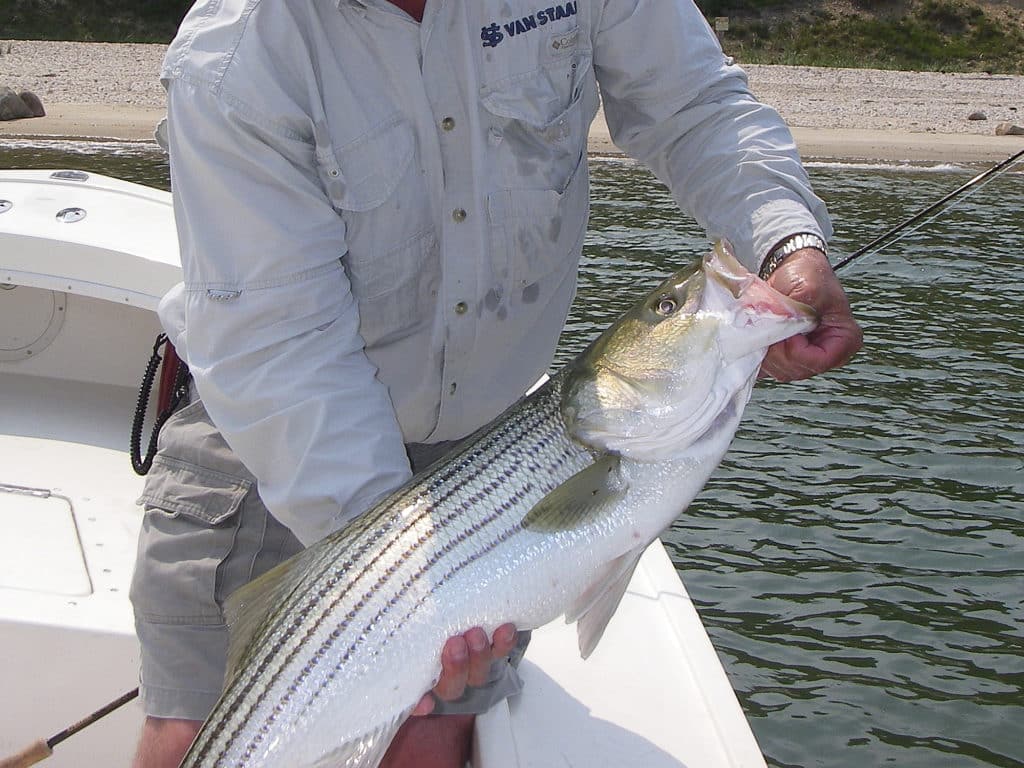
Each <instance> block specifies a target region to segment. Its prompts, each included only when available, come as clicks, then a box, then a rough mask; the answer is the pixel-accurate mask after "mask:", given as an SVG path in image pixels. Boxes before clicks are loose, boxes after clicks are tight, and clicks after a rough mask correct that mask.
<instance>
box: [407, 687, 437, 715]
mask: <svg viewBox="0 0 1024 768" xmlns="http://www.w3.org/2000/svg"><path fill="white" fill-rule="evenodd" d="M433 711H434V694H432V693H425V694H423V698H422V699H420V700H419V703H418V704H417V705H416V706H415V707H414V708H413V710H412V716H413V717H423V716H424V715H429V714H430V713H431V712H433Z"/></svg>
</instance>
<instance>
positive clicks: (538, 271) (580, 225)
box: [487, 154, 590, 296]
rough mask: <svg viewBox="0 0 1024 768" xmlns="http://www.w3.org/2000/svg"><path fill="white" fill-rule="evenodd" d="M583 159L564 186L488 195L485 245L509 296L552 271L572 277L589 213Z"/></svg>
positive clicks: (526, 289) (522, 290)
mask: <svg viewBox="0 0 1024 768" xmlns="http://www.w3.org/2000/svg"><path fill="white" fill-rule="evenodd" d="M589 210H590V209H589V195H588V169H587V160H586V155H585V154H584V155H583V156H581V157H579V158H577V161H576V166H575V168H574V169H573V170H572V172H571V173H570V174H569V179H568V181H567V182H566V184H565V187H564V188H563V189H560V190H554V189H505V190H501V191H499V192H495V193H492V194H490V195H488V199H487V216H488V221H489V223H490V228H491V245H492V248H493V252H494V254H495V255H496V258H497V259H499V260H500V263H499V270H498V271H499V272H502V273H504V272H506V271H507V274H508V275H509V282H510V288H511V291H510V295H512V296H515V295H516V294H517V293H519V292H523V295H524V296H527V295H528V292H529V291H530V289H531V286H534V285H535V284H536V283H538V282H540V281H541V280H543V279H544V278H545V277H548V276H549V275H551V274H552V273H554V272H557V274H558V280H557V281H556V282H561V278H562V277H564V276H566V275H569V274H575V271H576V268H577V266H578V263H579V256H580V251H581V249H582V247H583V238H584V236H585V234H586V229H587V217H588V215H589Z"/></svg>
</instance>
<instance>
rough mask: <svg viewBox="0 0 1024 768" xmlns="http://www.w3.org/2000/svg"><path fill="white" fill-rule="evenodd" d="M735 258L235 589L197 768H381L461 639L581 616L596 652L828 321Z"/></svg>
mask: <svg viewBox="0 0 1024 768" xmlns="http://www.w3.org/2000/svg"><path fill="white" fill-rule="evenodd" d="M815 322H816V321H815V319H814V316H813V312H811V311H810V310H809V309H808V308H806V307H803V306H802V305H797V304H796V303H795V302H791V301H789V300H788V299H785V298H784V297H781V296H778V295H777V294H774V295H773V292H772V291H771V289H770V288H768V287H767V286H766V285H765V284H764V283H763V282H761V281H759V280H757V278H755V277H754V276H753V275H751V274H750V273H749V272H747V271H746V270H745V269H744V268H743V267H741V266H740V265H739V264H738V263H737V262H736V261H735V259H733V258H732V257H731V254H730V253H729V252H728V251H727V250H724V249H721V248H719V249H716V251H715V252H714V253H713V254H711V255H709V256H707V257H705V258H704V259H703V260H702V261H701V262H699V263H696V264H694V265H691V266H690V267H688V268H686V269H684V270H681V271H680V272H678V273H677V274H676V275H673V276H672V277H671V278H669V279H668V280H667V281H665V282H664V283H663V284H662V285H661V286H659V287H658V288H657V289H655V290H654V291H652V292H651V293H650V294H649V295H648V296H647V297H646V298H645V299H644V300H643V301H641V302H639V303H638V304H637V305H636V306H635V307H634V308H633V309H632V310H630V311H629V312H627V313H626V314H625V315H623V317H622V318H620V319H619V320H618V321H616V323H615V324H613V325H612V327H611V328H609V329H608V330H607V331H606V332H605V333H604V334H602V335H601V336H600V337H599V338H598V339H597V340H595V342H594V343H593V344H592V345H591V346H590V347H589V348H588V349H587V350H586V351H585V352H584V353H583V354H582V355H580V357H579V358H577V360H576V361H574V362H573V363H571V364H570V365H568V366H566V368H565V369H563V370H562V371H561V372H559V373H558V374H557V375H556V376H555V377H553V378H552V379H551V381H549V382H548V383H547V384H546V385H545V386H544V387H542V388H541V389H540V390H538V391H537V392H536V393H534V394H533V395H531V396H529V397H527V398H525V399H524V400H522V401H520V402H519V403H517V404H515V405H514V406H512V407H511V408H510V409H509V410H508V411H506V412H505V413H504V414H502V415H501V416H500V417H499V418H498V419H497V420H496V421H495V422H494V423H493V424H492V425H490V426H488V427H485V428H483V429H482V430H481V431H480V432H478V433H477V434H475V435H473V436H472V437H470V438H469V439H467V441H466V442H465V443H464V444H463V445H462V446H461V447H460V448H459V449H458V450H457V451H456V452H454V453H453V454H452V455H450V456H448V457H446V458H445V459H444V460H442V461H441V462H439V463H437V464H435V465H433V466H432V467H430V468H428V469H427V470H426V471H425V472H424V473H422V474H420V475H417V476H416V477H414V478H413V479H412V480H410V481H409V482H408V483H407V484H406V485H405V486H403V487H402V488H400V489H399V490H397V491H396V492H395V493H393V494H392V495H391V496H389V497H387V498H386V499H384V500H383V501H381V502H380V503H379V504H377V505H376V506H375V507H374V508H373V509H371V510H370V511H369V512H367V513H366V514H364V515H363V516H361V517H360V518H358V519H357V520H356V521H354V522H353V523H351V524H350V525H349V526H348V527H346V528H344V529H343V530H341V531H339V532H337V533H335V534H333V535H331V536H329V537H327V538H326V539H324V540H323V541H321V542H319V543H317V544H315V545H314V546H313V547H311V548H310V549H308V550H306V551H305V552H303V553H301V554H299V555H298V556H296V557H295V558H293V559H292V560H289V561H288V562H287V563H284V564H282V565H281V566H279V567H278V568H277V569H275V570H274V571H271V572H270V573H268V574H266V575H265V576H263V577H261V578H260V579H258V580H256V581H255V582H253V583H252V584H250V585H248V586H246V587H244V588H243V589H241V590H239V591H238V592H237V593H235V594H234V595H233V596H232V597H231V599H230V600H229V603H228V605H227V606H226V609H225V610H226V613H227V617H228V623H229V626H230V629H231V644H230V647H229V651H228V656H229V658H228V675H227V680H226V684H225V689H224V692H223V695H222V696H221V698H220V699H219V701H218V702H217V704H216V706H215V708H214V710H213V712H212V713H211V715H210V717H209V718H208V719H207V721H206V723H205V724H204V726H203V728H202V729H201V730H200V732H199V735H198V736H197V737H196V740H195V742H194V744H193V745H192V747H191V749H190V750H189V752H188V754H187V755H186V757H185V760H184V762H183V763H182V765H183V766H186V767H188V768H214V766H216V767H217V768H231V767H235V768H270V767H272V766H273V767H279V768H284V767H285V766H287V767H288V768H306V767H308V766H324V768H326V766H343V767H344V768H374V767H375V766H377V765H378V763H379V761H380V759H381V758H382V756H383V754H384V752H385V751H386V749H387V747H388V745H389V743H390V741H391V739H392V737H393V736H394V733H395V731H396V730H397V728H398V727H399V726H400V725H401V723H402V722H403V721H404V720H405V719H406V718H407V717H408V715H409V712H410V711H411V710H412V708H413V707H414V706H415V704H416V703H417V701H418V700H419V698H420V697H421V696H422V695H423V694H424V693H425V692H426V691H428V690H429V689H430V688H431V687H432V686H433V684H434V683H435V681H436V679H437V677H438V675H439V673H440V668H441V667H440V650H441V647H442V645H443V644H444V642H445V640H446V639H447V638H449V637H451V636H453V635H455V634H458V633H461V632H464V631H466V630H467V629H469V628H471V627H474V626H481V627H483V628H484V629H485V630H487V632H488V633H491V632H493V630H494V629H495V628H496V627H498V626H499V625H501V624H503V623H506V622H512V623H514V624H515V625H516V626H517V627H519V628H520V629H531V628H535V627H538V626H541V625H543V624H546V623H548V622H549V621H551V620H553V619H555V618H557V617H558V616H561V615H564V616H565V618H566V620H567V621H575V622H577V627H578V634H579V641H580V652H581V654H582V655H583V656H584V657H585V656H587V655H588V654H589V653H590V652H591V651H592V650H593V648H594V647H595V645H596V644H597V642H598V641H599V639H600V637H601V633H602V632H603V630H604V627H605V626H606V624H607V622H608V621H609V619H610V618H611V616H612V614H613V613H614V611H615V608H616V607H617V605H618V602H619V599H620V598H621V596H622V594H623V592H624V591H625V589H626V586H627V584H628V582H629V579H630V576H631V575H632V572H633V569H634V567H635V566H636V563H637V561H638V560H639V558H640V555H641V554H642V553H643V551H644V549H646V547H647V545H648V544H649V543H650V542H651V541H653V540H654V539H655V538H656V537H657V536H658V534H659V533H660V532H661V531H662V530H663V529H664V528H665V527H666V526H668V525H669V524H670V523H671V521H672V520H673V519H675V517H677V516H678V514H679V513H680V512H681V511H682V510H683V509H684V508H685V507H686V506H687V504H689V502H690V501H691V500H692V499H693V497H694V496H695V495H696V494H697V493H698V492H699V491H700V489H701V488H702V486H703V485H704V483H705V481H706V480H707V478H708V476H709V475H710V474H711V472H712V471H713V470H714V468H715V466H717V464H718V462H719V461H720V460H721V458H722V456H723V455H724V453H725V451H726V449H727V448H728V445H729V443H730V441H731V439H732V436H733V434H734V432H735V430H736V427H737V425H738V423H739V419H740V416H741V415H742V412H743V408H744V405H745V404H746V402H747V399H748V397H749V395H750V391H751V387H752V386H753V383H754V379H755V377H756V374H757V370H758V368H759V366H760V362H761V360H762V358H763V356H764V352H765V349H766V347H767V346H768V345H769V344H771V343H774V342H775V341H778V340H781V339H783V338H786V337H788V336H790V335H793V334H794V333H799V332H804V331H807V330H809V329H810V328H812V327H813V326H814V324H815Z"/></svg>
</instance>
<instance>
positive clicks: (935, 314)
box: [0, 144, 1024, 768]
mask: <svg viewBox="0 0 1024 768" xmlns="http://www.w3.org/2000/svg"><path fill="white" fill-rule="evenodd" d="M30 166H35V167H76V168H84V169H87V170H93V171H98V172H103V173H107V174H110V175H116V176H121V177H124V178H129V179H132V180H136V181H142V182H145V183H150V184H153V185H156V186H163V187H166V183H167V182H166V179H167V171H166V164H165V163H164V160H163V158H162V156H161V155H159V154H157V153H155V152H150V151H140V150H138V149H137V148H135V149H132V148H130V147H124V146H122V145H108V146H107V147H105V148H100V149H99V151H97V152H95V153H93V154H88V155H83V154H80V153H77V152H76V153H62V152H59V151H54V149H53V147H52V145H47V146H45V147H42V148H40V147H31V146H25V145H15V144H7V145H4V144H0V167H30ZM592 175H593V213H592V222H591V232H590V235H589V237H588V241H587V246H586V249H585V256H584V262H583V268H582V272H581V279H580V289H579V294H578V298H577V301H576V304H575V306H574V310H573V313H572V316H571V317H570V319H569V323H568V325H567V328H566V332H565V334H564V336H563V339H562V344H561V347H560V349H559V354H558V360H559V361H564V360H565V359H566V358H567V357H569V356H570V355H572V354H574V353H575V352H576V351H578V350H579V349H580V348H581V347H582V346H583V345H584V344H585V343H586V342H587V341H588V340H589V339H590V338H592V337H593V336H594V335H595V334H596V333H597V332H598V330H600V329H602V328H604V327H605V326H606V325H607V324H608V322H610V320H611V319H612V318H613V317H614V316H615V315H616V314H617V313H618V312H619V311H621V310H622V309H623V308H624V307H625V306H626V305H627V304H629V303H631V301H632V300H633V298H634V297H635V296H637V295H639V294H640V293H641V292H642V291H643V290H645V289H646V287H647V286H649V285H651V284H652V283H653V282H654V281H655V280H656V279H657V278H658V277H660V276H663V275H665V274H667V273H668V272H670V271H672V270H673V269H675V267H676V266H677V265H678V264H679V263H680V262H681V261H682V260H683V259H685V258H688V257H690V256H691V255H695V254H698V253H700V252H702V251H703V249H704V247H705V244H704V240H703V237H702V235H701V233H700V231H699V230H698V228H697V227H696V226H695V225H694V224H693V223H692V222H688V221H687V220H685V219H684V218H683V217H682V216H681V215H680V214H679V213H678V211H677V209H676V208H675V207H674V205H673V204H672V203H671V201H670V200H669V199H668V197H667V195H666V194H665V192H664V190H663V189H662V188H660V187H659V185H657V183H656V182H654V181H653V180H652V179H651V177H650V176H649V175H648V174H646V173H645V172H643V171H641V170H639V169H637V168H635V167H633V166H630V165H626V164H623V163H617V162H595V163H594V164H593V165H592ZM812 175H813V177H814V180H815V184H816V187H817V188H818V191H819V193H820V194H821V195H822V196H823V197H824V198H825V199H826V200H827V201H828V202H829V205H830V208H831V210H832V212H833V216H834V219H835V224H836V231H837V232H836V237H835V239H834V245H835V247H836V251H837V252H850V251H852V250H854V249H855V248H856V247H858V246H859V245H861V244H862V243H864V242H867V241H868V240H870V239H871V238H872V237H874V236H875V235H876V234H879V233H881V232H882V231H884V230H886V229H888V227H889V226H891V225H893V224H896V223H898V222H900V221H902V220H903V219H905V218H907V217H908V216H909V215H910V214H912V213H914V212H916V211H917V210H919V209H920V208H923V207H924V206H925V205H926V204H928V203H930V202H932V201H933V200H936V199H938V198H939V197H941V196H942V195H943V194H945V193H946V192H948V191H950V190H952V189H954V188H956V187H957V186H959V185H960V184H962V183H964V182H965V181H966V180H967V179H968V178H969V174H968V172H967V171H965V170H962V169H910V168H905V169H879V168H865V167H853V166H845V167H819V168H812ZM1022 200H1024V174H1022V173H1015V174H1008V175H1004V176H1002V177H1000V178H999V179H998V180H996V181H995V182H993V183H992V184H990V185H988V186H986V187H985V188H983V189H982V190H981V191H980V192H978V193H976V194H975V195H973V196H971V198H970V199H969V200H968V201H967V202H965V203H964V204H963V205H962V206H960V207H958V208H956V209H954V210H952V211H950V212H948V213H946V214H944V215H943V216H942V217H941V218H939V219H938V220H936V221H935V222H933V223H931V224H930V225H929V226H928V227H927V228H925V229H923V230H921V231H919V232H917V233H915V234H913V235H911V236H909V237H907V238H906V239H904V240H902V241H901V242H899V243H897V244H895V245H893V246H890V247H889V248H887V249H886V250H885V251H883V252H882V253H879V254H876V255H873V256H869V257H865V258H864V259H862V260H861V261H859V262H856V263H855V264H853V265H851V266H850V267H848V268H847V269H846V270H844V272H843V278H844V281H845V283H846V285H847V288H848V291H849V294H850V296H851V299H852V301H853V304H854V308H855V312H856V314H857V316H858V317H859V319H860V321H861V323H862V325H863V326H864V331H865V348H864V351H863V352H862V353H861V354H860V355H859V356H858V357H857V358H856V359H855V360H854V361H853V362H852V363H851V364H850V365H849V366H848V367H846V368H844V369H843V370H841V371H836V372H833V373H830V374H828V375H826V376H822V377H818V378H816V379H813V380H810V381H807V382H802V383H798V384H787V385H780V384H773V383H771V382H762V383H761V384H760V385H759V386H758V387H757V389H756V390H755V393H754V397H753V400H752V402H751V404H750V406H749V407H748V409H747V412H746V416H745V420H744V423H743V426H742V427H741V429H740V432H739V434H738V435H737V438H736V441H735V443H734V445H733V448H732V450H731V452H730V454H729V456H728V457H727V459H726V460H725V462H724V463H723V464H722V465H721V466H720V467H719V469H718V470H717V471H716V473H715V475H714V476H713V477H712V479H711V481H710V482H709V483H708V485H707V487H706V488H705V490H704V492H703V493H702V494H701V496H700V497H699V498H698V500H697V501H696V502H695V503H694V504H693V505H692V506H691V507H690V509H688V510H687V511H686V512H685V513H684V514H683V515H682V516H681V518H680V520H679V521H678V522H677V523H676V524H675V525H674V526H673V527H672V529H671V530H670V531H669V532H668V533H667V535H666V537H665V540H666V544H667V546H668V547H669V550H670V552H671V554H672V556H673V559H674V561H675V563H676V566H677V568H678V569H679V571H680V573H681V574H682V576H683V579H684V581H685V582H686V585H687V587H688V589H689V590H690V593H691V595H692V596H693V598H694V601H695V602H696V604H697V605H698V607H699V609H700V612H701V615H702V617H703V619H704V621H705V623H706V625H707V628H708V632H709V633H710V635H711V637H712V640H713V642H714V644H715V647H716V648H717V649H718V652H719V654H720V656H721V657H722V660H723V662H724V664H725V666H726V669H727V671H728V673H729V676H730V679H731V681H732V683H733V685H734V687H735V688H736V691H737V693H738V695H739V698H740V701H741V704H742V706H743V708H744V710H745V711H746V713H747V715H748V717H749V718H750V720H751V724H752V726H753V728H754V731H755V733H756V735H757V738H758V740H759V742H760V744H761V746H762V748H763V749H764V751H765V754H766V757H767V759H768V762H769V763H770V764H771V765H775V766H837V767H842V768H865V767H870V766H883V765H894V766H920V767H921V768H933V767H939V766H949V767H950V768H952V767H953V766H957V767H959V766H1024V733H1022V732H1024V650H1022V649H1024V449H1022V447H1021V445H1022V441H1024V428H1022V416H1024V339H1022V336H1021V332H1020V328H1021V315H1022V305H1024V288H1022V286H1024V211H1022V208H1021V201H1022ZM637 642H638V643H641V642H642V638H638V641H637ZM688 768H699V766H690V767H688Z"/></svg>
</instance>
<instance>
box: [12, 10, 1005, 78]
mask: <svg viewBox="0 0 1024 768" xmlns="http://www.w3.org/2000/svg"><path fill="white" fill-rule="evenodd" d="M661 1H666V2H667V0H659V2H661ZM189 4H190V2H189V0H144V1H143V2H138V0H0V39H32V40H82V41H102V42H143V43H145V42H149V43H166V42H169V41H170V39H171V38H172V37H173V35H174V31H175V29H176V28H177V25H178V23H179V21H180V20H181V17H182V16H183V15H184V14H185V11H186V10H187V9H188V7H189ZM697 4H698V5H699V6H700V8H701V10H702V11H704V13H705V15H706V16H708V18H709V19H714V18H715V17H728V19H729V29H728V30H727V31H724V32H722V33H721V38H722V44H723V46H724V47H725V49H726V51H728V52H729V53H730V54H731V55H733V56H735V57H736V58H737V59H738V60H739V61H741V62H750V63H762V64H806V65H811V66H814V65H817V66H830V67H874V68H878V69H904V70H938V71H960V72H964V71H989V72H1001V73H1014V74H1024V0H824V1H821V0H818V1H814V0H697Z"/></svg>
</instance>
